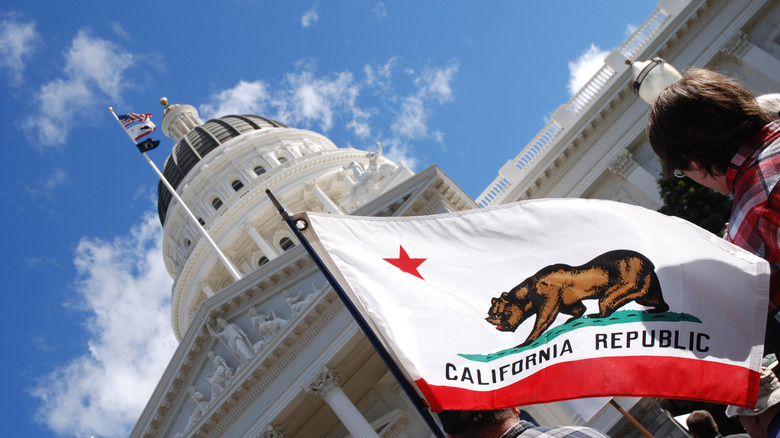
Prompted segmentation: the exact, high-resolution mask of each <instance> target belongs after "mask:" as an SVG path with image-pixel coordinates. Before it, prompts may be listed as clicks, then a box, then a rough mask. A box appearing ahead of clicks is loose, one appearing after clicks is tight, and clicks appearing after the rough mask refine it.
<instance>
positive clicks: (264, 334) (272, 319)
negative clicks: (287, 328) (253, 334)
mask: <svg viewBox="0 0 780 438" xmlns="http://www.w3.org/2000/svg"><path fill="white" fill-rule="evenodd" d="M249 314H250V315H252V326H253V327H254V328H255V330H257V336H259V337H260V340H259V341H257V342H255V344H254V345H253V348H254V350H255V352H258V351H260V349H261V348H263V346H264V345H265V344H267V343H269V342H271V340H272V339H273V337H274V335H276V334H277V333H278V332H279V331H280V330H281V329H282V328H283V327H284V325H285V324H286V323H287V320H286V319H282V318H279V317H277V316H276V313H275V312H274V309H273V308H271V307H269V308H268V313H267V314H263V313H260V312H258V311H257V309H255V308H254V307H250V308H249Z"/></svg>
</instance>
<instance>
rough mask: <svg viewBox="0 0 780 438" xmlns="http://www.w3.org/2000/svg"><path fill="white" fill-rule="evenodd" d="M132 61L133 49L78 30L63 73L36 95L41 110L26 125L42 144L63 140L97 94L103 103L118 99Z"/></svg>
mask: <svg viewBox="0 0 780 438" xmlns="http://www.w3.org/2000/svg"><path fill="white" fill-rule="evenodd" d="M133 63H134V56H133V55H132V54H131V53H129V52H127V51H125V50H123V49H121V48H120V47H118V46H116V45H114V44H113V43H111V42H109V41H106V40H103V39H100V38H93V37H91V36H90V35H89V34H88V33H87V32H86V31H84V30H81V31H79V33H78V34H77V35H76V37H75V38H74V39H73V43H72V44H71V47H70V49H69V50H68V52H67V53H66V55H65V68H64V69H63V77H61V78H57V79H54V80H52V81H51V82H49V83H46V84H44V85H42V86H41V88H40V90H39V91H38V92H37V93H36V94H35V96H34V99H35V100H36V102H37V103H38V105H37V107H38V108H39V110H38V113H37V114H35V115H32V116H30V117H28V118H27V119H26V120H25V121H24V122H23V127H24V128H25V129H27V130H28V132H30V133H31V134H32V135H33V136H35V137H36V139H37V141H38V142H39V145H40V146H41V147H45V146H55V145H61V144H64V143H65V141H66V139H67V136H68V131H69V129H70V127H71V126H73V125H74V124H75V123H74V122H75V121H76V118H77V115H78V114H80V113H83V112H85V111H86V110H87V109H88V108H92V107H94V106H96V105H98V98H100V100H102V102H100V103H104V102H105V101H106V100H107V99H110V100H111V101H117V100H119V98H120V94H121V92H122V90H123V89H124V88H125V87H126V83H125V80H124V73H125V71H126V70H127V69H128V68H130V67H131V66H132V65H133Z"/></svg>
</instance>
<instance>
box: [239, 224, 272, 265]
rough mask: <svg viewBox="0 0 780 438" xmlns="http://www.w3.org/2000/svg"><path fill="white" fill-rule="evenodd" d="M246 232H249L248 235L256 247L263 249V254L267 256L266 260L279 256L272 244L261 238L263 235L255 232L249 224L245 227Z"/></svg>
mask: <svg viewBox="0 0 780 438" xmlns="http://www.w3.org/2000/svg"><path fill="white" fill-rule="evenodd" d="M245 230H246V232H247V233H248V234H249V237H251V238H252V240H254V242H255V245H257V247H258V248H260V251H263V254H264V255H265V256H266V257H268V260H273V259H275V258H276V257H278V256H279V254H278V253H277V252H276V250H275V249H274V247H273V246H271V245H270V244H269V243H268V242H266V241H265V239H263V236H261V235H260V233H258V232H257V230H256V229H255V227H253V226H251V225H247V226H246V227H245Z"/></svg>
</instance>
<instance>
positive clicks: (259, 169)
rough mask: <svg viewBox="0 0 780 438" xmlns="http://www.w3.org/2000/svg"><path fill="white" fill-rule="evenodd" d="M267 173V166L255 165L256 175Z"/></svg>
mask: <svg viewBox="0 0 780 438" xmlns="http://www.w3.org/2000/svg"><path fill="white" fill-rule="evenodd" d="M264 173H265V167H263V166H257V167H255V175H257V176H260V175H262V174H264Z"/></svg>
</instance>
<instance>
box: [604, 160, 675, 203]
mask: <svg viewBox="0 0 780 438" xmlns="http://www.w3.org/2000/svg"><path fill="white" fill-rule="evenodd" d="M607 169H609V171H610V172H612V173H614V174H615V175H618V176H620V177H622V178H624V179H626V181H628V182H630V183H631V184H633V186H634V187H636V188H637V189H638V190H640V191H641V192H642V193H644V194H645V196H647V197H648V198H650V199H651V200H652V201H653V202H655V203H656V204H657V205H658V207H656V208H660V207H661V206H662V205H664V201H663V199H661V195H660V193H658V183H657V182H656V178H654V177H653V175H651V174H650V172H648V171H647V170H645V168H644V167H642V166H640V165H639V163H637V162H636V161H635V160H634V156H633V155H631V152H629V151H628V150H627V149H622V150H621V151H620V152H619V153H618V155H617V156H615V158H613V159H612V161H610V162H609V163H607Z"/></svg>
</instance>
